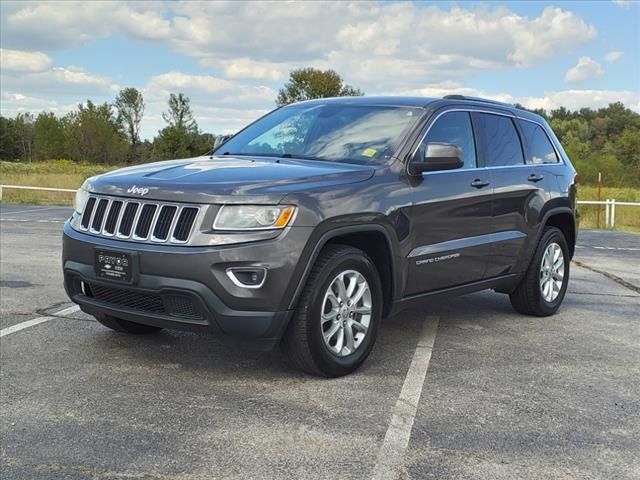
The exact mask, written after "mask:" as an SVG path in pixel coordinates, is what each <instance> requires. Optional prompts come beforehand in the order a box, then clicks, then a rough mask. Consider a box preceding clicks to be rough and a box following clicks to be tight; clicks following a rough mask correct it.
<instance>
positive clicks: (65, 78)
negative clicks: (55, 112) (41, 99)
mask: <svg viewBox="0 0 640 480" xmlns="http://www.w3.org/2000/svg"><path fill="white" fill-rule="evenodd" d="M2 86H3V88H6V89H8V90H11V91H22V92H25V94H27V95H31V94H40V95H42V94H55V95H73V96H75V97H77V96H83V95H86V96H90V95H112V94H114V93H115V92H117V91H118V89H119V86H118V84H116V83H115V82H113V81H112V80H111V79H110V78H108V77H105V76H102V75H95V74H92V73H88V72H86V71H84V69H82V68H80V67H74V66H69V67H66V68H62V67H54V68H51V69H49V70H44V71H40V72H31V73H20V74H14V73H12V72H4V71H3V72H2Z"/></svg>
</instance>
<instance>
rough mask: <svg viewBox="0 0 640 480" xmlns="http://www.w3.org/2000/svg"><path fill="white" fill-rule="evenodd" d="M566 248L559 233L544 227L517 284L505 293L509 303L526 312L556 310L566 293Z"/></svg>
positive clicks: (567, 259) (545, 313) (543, 314)
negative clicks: (523, 274) (529, 261)
mask: <svg viewBox="0 0 640 480" xmlns="http://www.w3.org/2000/svg"><path fill="white" fill-rule="evenodd" d="M568 282H569V248H568V247H567V241H566V239H565V238H564V235H563V234H562V232H561V231H560V230H559V229H557V228H555V227H547V228H545V230H544V232H543V233H542V238H541V239H540V242H539V243H538V247H537V248H536V251H535V253H534V255H533V259H532V260H531V264H530V265H529V268H528V269H527V272H526V273H525V276H524V277H523V279H522V281H521V282H520V284H519V285H518V286H517V287H516V289H515V290H514V291H513V293H511V294H510V295H509V299H510V300H511V305H512V306H513V308H515V309H516V310H517V311H518V312H520V313H524V314H526V315H535V316H538V317H546V316H549V315H553V314H554V313H556V311H557V310H558V308H560V304H561V303H562V300H563V299H564V296H565V293H566V292H567V284H568Z"/></svg>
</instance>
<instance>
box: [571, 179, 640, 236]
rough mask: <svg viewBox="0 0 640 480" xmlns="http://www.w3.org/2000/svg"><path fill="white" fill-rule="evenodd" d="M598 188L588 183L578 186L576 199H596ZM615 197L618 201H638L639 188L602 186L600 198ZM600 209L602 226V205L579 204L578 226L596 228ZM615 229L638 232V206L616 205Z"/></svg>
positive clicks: (603, 212) (639, 222)
mask: <svg viewBox="0 0 640 480" xmlns="http://www.w3.org/2000/svg"><path fill="white" fill-rule="evenodd" d="M597 199H598V188H597V187H594V186H588V185H580V186H579V187H578V200H597ZM606 199H615V200H617V201H620V202H640V188H631V187H626V188H615V187H602V191H601V193H600V200H602V201H604V200H606ZM598 210H600V228H604V216H605V207H604V205H579V206H578V212H580V228H597V225H598V222H597V216H598V213H597V212H598ZM615 229H616V230H624V231H628V232H636V233H640V206H638V207H624V206H621V205H616V222H615Z"/></svg>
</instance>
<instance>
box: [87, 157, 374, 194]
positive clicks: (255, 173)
mask: <svg viewBox="0 0 640 480" xmlns="http://www.w3.org/2000/svg"><path fill="white" fill-rule="evenodd" d="M373 173H374V169H373V168H372V167H370V166H365V165H354V164H346V163H338V162H328V161H327V162H323V161H315V160H302V159H295V158H286V159H285V158H271V157H257V156H256V157H246V156H237V157H234V156H226V155H225V156H216V157H209V156H205V157H197V158H190V159H183V160H170V161H165V162H156V163H148V164H144V165H138V166H134V167H127V168H122V169H119V170H115V171H113V172H109V173H106V174H103V175H99V176H97V177H93V178H91V179H90V180H89V181H88V182H87V189H88V190H89V191H90V192H94V193H102V194H107V195H116V196H124V197H140V198H144V199H151V200H163V201H180V202H193V203H241V202H247V201H249V202H251V203H274V202H275V203H277V202H279V201H280V200H281V199H282V198H284V196H285V195H287V194H288V193H292V192H296V191H301V190H310V189H315V188H323V187H331V186H337V185H344V184H349V183H355V182H362V181H365V180H367V179H369V178H371V176H372V175H373Z"/></svg>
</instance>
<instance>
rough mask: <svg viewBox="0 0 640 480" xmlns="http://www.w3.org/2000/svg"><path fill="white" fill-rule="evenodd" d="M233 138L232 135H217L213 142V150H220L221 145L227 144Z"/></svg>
mask: <svg viewBox="0 0 640 480" xmlns="http://www.w3.org/2000/svg"><path fill="white" fill-rule="evenodd" d="M231 137H233V135H218V136H217V137H216V138H215V140H214V141H213V150H214V151H215V150H217V149H218V148H220V147H221V146H222V145H224V144H225V143H227V141H228V140H229V139H230V138H231Z"/></svg>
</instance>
